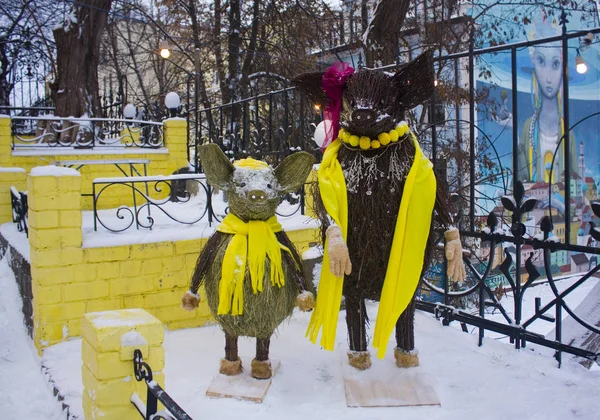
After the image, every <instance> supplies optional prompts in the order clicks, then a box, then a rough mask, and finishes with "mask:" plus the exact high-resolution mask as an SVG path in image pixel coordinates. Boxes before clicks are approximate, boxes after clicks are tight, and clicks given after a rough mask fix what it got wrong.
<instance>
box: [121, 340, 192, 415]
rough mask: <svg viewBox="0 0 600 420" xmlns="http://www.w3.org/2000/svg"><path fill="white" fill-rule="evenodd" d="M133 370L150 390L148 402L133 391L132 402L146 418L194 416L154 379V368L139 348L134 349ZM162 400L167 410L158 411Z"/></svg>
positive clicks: (137, 378)
mask: <svg viewBox="0 0 600 420" xmlns="http://www.w3.org/2000/svg"><path fill="white" fill-rule="evenodd" d="M133 372H134V374H135V379H136V380H137V381H138V382H141V381H142V380H144V381H145V382H146V387H147V388H148V391H147V393H146V404H144V402H143V401H142V400H141V398H140V397H139V396H138V395H137V394H136V393H133V395H132V396H131V403H132V404H133V405H134V406H135V408H136V409H137V410H138V412H139V413H140V415H141V416H142V417H143V418H144V419H146V420H155V419H156V420H158V419H160V420H191V419H192V418H191V417H190V416H189V415H188V414H187V413H186V412H185V411H184V410H183V409H182V408H181V407H180V406H179V405H177V403H176V402H175V401H173V399H172V398H171V397H170V396H169V394H167V392H166V391H165V390H164V389H163V388H162V387H161V386H160V385H159V384H158V383H157V382H156V381H155V380H154V379H153V377H152V368H150V366H148V364H147V363H146V362H144V358H143V357H142V352H141V351H140V350H139V349H135V350H134V351H133ZM159 401H160V402H161V403H162V404H163V405H164V406H165V409H166V410H161V411H158V402H159Z"/></svg>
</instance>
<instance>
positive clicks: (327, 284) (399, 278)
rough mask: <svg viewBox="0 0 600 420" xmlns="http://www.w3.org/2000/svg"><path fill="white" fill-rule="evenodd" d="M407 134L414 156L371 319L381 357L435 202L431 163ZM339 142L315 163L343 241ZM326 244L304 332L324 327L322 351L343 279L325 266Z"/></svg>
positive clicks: (313, 336)
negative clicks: (372, 319) (318, 279)
mask: <svg viewBox="0 0 600 420" xmlns="http://www.w3.org/2000/svg"><path fill="white" fill-rule="evenodd" d="M411 138H412V140H413V142H414V144H415V159H414V162H413V164H412V166H411V168H410V171H409V172H408V176H407V178H406V181H405V183H404V192H403V194H402V201H401V203H400V210H399V212H398V218H397V219H396V227H395V229H394V238H393V242H392V249H391V252H390V259H389V261H388V266H387V271H386V274H385V280H384V283H383V290H382V292H381V298H380V303H379V311H378V312H377V319H376V321H375V334H374V337H373V347H374V348H376V349H377V357H379V358H381V359H383V357H384V356H385V353H386V350H387V343H388V341H389V338H390V335H391V334H392V331H393V330H394V327H395V325H396V322H397V321H398V318H399V317H400V315H401V314H402V312H403V311H404V310H405V309H406V307H407V306H408V304H409V303H410V301H411V299H412V297H413V295H414V293H415V290H416V289H417V286H418V283H419V279H420V276H421V271H422V269H423V258H424V255H425V246H426V243H427V238H428V235H429V228H430V225H431V217H432V213H433V206H434V204H435V194H436V181H435V175H434V173H433V165H432V164H431V162H430V161H429V159H427V158H426V157H425V156H424V155H423V152H422V151H421V149H420V147H419V143H418V142H417V139H416V137H415V136H414V135H413V134H411ZM341 146H342V142H341V141H340V140H339V139H338V140H336V141H335V142H333V143H332V144H331V145H329V147H328V148H327V150H326V151H325V154H324V156H323V162H322V163H321V165H320V167H319V172H318V179H319V189H320V193H321V198H322V200H323V204H324V206H325V209H326V210H327V213H328V214H329V215H330V216H331V218H332V219H333V220H334V221H335V223H336V224H337V225H338V226H340V228H341V230H342V236H343V237H344V240H346V238H347V232H348V198H347V192H346V181H345V179H344V173H343V171H342V167H341V165H340V163H339V161H338V159H337V155H338V151H339V149H340V147H341ZM324 249H325V253H324V256H323V268H322V271H321V280H320V281H319V291H318V293H317V305H316V307H315V310H314V312H313V314H312V316H311V319H310V323H309V325H308V329H307V331H306V335H307V336H308V337H309V338H310V340H311V341H312V342H313V343H316V341H317V336H318V335H319V331H320V330H322V331H321V346H323V348H325V349H326V350H333V347H334V342H335V334H336V327H337V320H338V315H339V311H340V304H341V298H342V288H343V284H344V279H343V277H336V276H334V275H333V274H332V273H331V271H330V270H329V255H328V252H327V249H328V243H327V241H326V242H325V247H324Z"/></svg>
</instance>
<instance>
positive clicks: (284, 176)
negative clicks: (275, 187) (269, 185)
mask: <svg viewBox="0 0 600 420" xmlns="http://www.w3.org/2000/svg"><path fill="white" fill-rule="evenodd" d="M314 163H315V157H314V156H313V155H311V154H310V153H306V152H296V153H294V154H292V155H289V156H288V157H286V158H285V159H284V160H283V162H281V163H280V164H279V165H278V166H277V167H276V168H275V170H274V173H275V177H276V178H277V182H278V183H279V185H280V186H281V190H280V191H281V192H282V193H290V192H294V191H298V189H300V187H301V186H302V184H304V182H305V181H306V178H308V175H309V174H310V171H311V169H312V166H313V164H314Z"/></svg>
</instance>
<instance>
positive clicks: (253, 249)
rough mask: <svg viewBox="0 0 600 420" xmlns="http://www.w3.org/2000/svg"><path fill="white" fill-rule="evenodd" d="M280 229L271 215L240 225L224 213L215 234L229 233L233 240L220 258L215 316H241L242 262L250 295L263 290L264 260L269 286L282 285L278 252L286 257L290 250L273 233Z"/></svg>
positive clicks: (283, 281)
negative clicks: (283, 252)
mask: <svg viewBox="0 0 600 420" xmlns="http://www.w3.org/2000/svg"><path fill="white" fill-rule="evenodd" d="M281 230H282V229H281V225H280V224H279V222H278V221H277V218H276V217H275V216H273V217H271V218H270V219H268V220H267V221H260V220H252V221H250V222H244V221H243V220H241V219H240V218H238V217H237V216H235V215H233V214H228V215H227V216H226V217H225V218H224V219H223V221H222V222H221V224H220V225H219V226H218V227H217V231H219V232H222V233H228V234H231V235H233V238H231V241H230V242H229V244H228V245H227V249H226V250H225V255H224V257H223V264H222V267H221V280H220V281H219V306H218V310H217V315H227V314H229V313H230V314H231V315H234V316H235V315H242V314H243V313H244V279H245V276H246V262H247V263H248V271H249V272H250V283H251V285H252V292H253V293H254V294H256V293H260V292H262V291H263V279H264V277H265V262H266V259H267V257H268V258H269V261H270V272H271V274H270V281H271V284H272V285H273V286H277V287H283V286H284V285H285V278H284V275H283V266H282V258H281V250H282V249H283V250H284V251H286V252H288V253H290V254H291V251H290V249H289V248H287V247H286V246H284V245H281V244H280V243H279V241H278V240H277V237H276V236H275V233H276V232H281Z"/></svg>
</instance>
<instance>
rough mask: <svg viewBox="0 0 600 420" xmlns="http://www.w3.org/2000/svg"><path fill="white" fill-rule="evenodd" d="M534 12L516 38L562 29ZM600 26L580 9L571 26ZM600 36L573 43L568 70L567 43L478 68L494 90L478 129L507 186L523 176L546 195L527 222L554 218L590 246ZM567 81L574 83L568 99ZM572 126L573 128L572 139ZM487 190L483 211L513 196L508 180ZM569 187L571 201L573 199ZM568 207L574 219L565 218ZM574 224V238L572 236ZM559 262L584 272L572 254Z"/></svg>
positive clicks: (596, 183) (597, 176) (488, 57)
mask: <svg viewBox="0 0 600 420" xmlns="http://www.w3.org/2000/svg"><path fill="white" fill-rule="evenodd" d="M516 7H519V6H516ZM529 16H530V17H529V18H528V19H527V21H526V22H525V23H523V22H519V27H520V29H519V30H517V31H515V33H516V34H519V35H518V36H517V37H515V38H514V39H513V40H512V41H513V42H519V41H525V40H529V41H536V40H541V39H546V38H552V37H556V36H560V35H561V34H562V25H561V22H560V21H559V20H560V19H559V14H558V13H554V14H553V13H551V12H548V11H546V10H544V8H543V7H540V8H539V9H538V10H536V12H535V13H534V12H530V14H529ZM597 26H598V19H597V15H596V14H590V13H589V12H572V13H571V14H570V15H569V18H568V23H567V30H568V32H570V31H580V30H584V29H586V28H592V27H597ZM584 34H585V32H584ZM598 39H599V38H598V37H597V36H596V37H595V38H594V37H589V38H585V36H582V37H576V38H574V39H571V40H569V41H568V45H567V48H566V56H567V57H568V62H567V69H568V70H567V72H566V73H565V71H564V65H563V60H564V57H565V54H564V53H565V51H564V48H563V43H562V41H560V40H559V41H553V42H544V43H542V44H537V45H532V46H525V47H523V48H519V49H518V50H517V51H516V62H515V63H513V62H512V56H511V52H510V51H506V52H504V51H503V52H499V53H496V54H485V55H483V56H481V57H479V59H478V61H477V63H478V65H481V66H486V67H487V68H488V69H489V72H476V74H477V73H479V74H485V75H486V77H485V78H483V77H482V78H480V79H478V80H477V89H481V90H489V97H488V98H487V103H486V104H485V105H483V104H482V106H479V107H478V113H477V126H478V127H479V128H480V129H481V130H482V131H483V132H485V133H486V135H487V136H488V139H486V141H487V142H492V143H493V144H494V146H495V148H496V151H497V156H498V161H499V163H501V165H502V167H503V168H506V170H505V171H504V175H505V177H506V178H507V180H508V182H506V185H508V186H509V187H510V186H511V185H513V183H512V181H513V179H514V177H516V178H517V179H518V180H520V181H522V182H523V183H524V185H525V189H526V195H528V196H531V197H535V198H537V199H538V206H537V208H536V209H535V210H534V211H533V212H531V213H530V214H529V215H528V220H527V221H526V222H525V224H526V226H527V229H528V233H529V234H531V235H535V234H536V233H537V232H539V222H540V220H541V218H542V217H543V216H544V215H551V216H552V218H553V222H554V226H555V234H556V235H558V236H559V237H560V239H561V240H563V241H567V240H568V241H570V242H571V243H582V244H583V242H585V241H587V238H589V229H590V228H591V226H592V225H591V224H590V222H593V214H592V212H591V209H590V202H591V201H595V200H597V199H598V189H599V187H600V147H599V144H600V130H599V129H598V127H600V115H596V114H600V71H599V69H600V49H599V48H598V46H599V45H600V44H596V42H597V40H598ZM588 41H591V42H588ZM582 62H583V63H584V64H585V65H584V66H582V65H581V64H582ZM577 64H579V66H577ZM564 82H567V84H568V100H565V97H566V96H565V89H564V84H565V83H564ZM513 84H516V86H517V90H516V91H513ZM514 99H516V101H514ZM514 102H516V107H515V106H514V105H513V104H514ZM567 123H568V125H569V127H570V128H571V129H570V130H569V131H570V132H569V135H568V136H566V135H565V133H566V131H567V127H566V124H567ZM513 133H516V137H517V139H516V141H514V138H515V136H514V135H513ZM515 156H516V159H513V158H514V157H515ZM515 160H516V163H517V167H516V168H515V167H514V161H515ZM567 169H568V172H569V175H568V176H567V173H566V171H567ZM481 188H482V190H484V193H483V194H482V196H485V197H487V199H482V200H481V201H482V202H481V203H480V205H481V208H482V209H483V212H485V211H492V210H493V209H495V211H496V212H498V211H502V208H501V207H497V206H498V203H499V200H498V198H499V196H501V195H504V194H506V193H507V191H505V189H504V185H503V184H502V183H500V182H496V183H492V184H489V185H484V186H482V187H481ZM567 190H568V191H569V192H570V200H569V203H567V202H566V199H565V196H566V191H567ZM508 193H510V191H508ZM567 206H569V213H570V214H569V218H570V220H565V216H566V207H567ZM509 223H510V222H509ZM567 224H569V225H570V226H569V229H570V233H571V234H570V235H569V236H570V237H569V238H567V237H566V236H565V235H566V229H565V227H566V225H567ZM556 265H557V267H555V269H556V270H558V269H561V270H562V271H563V272H565V273H566V272H572V271H573V270H576V269H577V267H575V266H573V264H572V261H571V258H570V256H569V257H568V258H564V256H560V258H558V257H557V264H556Z"/></svg>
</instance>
